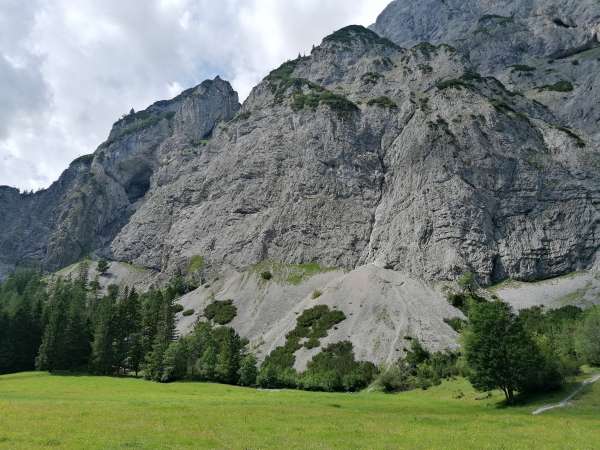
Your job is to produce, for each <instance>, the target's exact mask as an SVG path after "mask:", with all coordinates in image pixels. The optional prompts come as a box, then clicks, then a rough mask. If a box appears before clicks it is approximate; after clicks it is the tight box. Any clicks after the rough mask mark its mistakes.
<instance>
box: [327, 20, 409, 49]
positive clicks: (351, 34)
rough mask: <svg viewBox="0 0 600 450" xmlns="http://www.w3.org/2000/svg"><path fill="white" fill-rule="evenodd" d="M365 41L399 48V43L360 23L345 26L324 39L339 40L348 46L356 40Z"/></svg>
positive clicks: (338, 41)
mask: <svg viewBox="0 0 600 450" xmlns="http://www.w3.org/2000/svg"><path fill="white" fill-rule="evenodd" d="M357 41H359V42H363V43H367V44H378V45H383V46H385V47H391V48H395V49H399V48H400V47H398V45H396V44H394V43H393V42H392V41H390V40H389V39H386V38H382V37H381V36H379V35H378V34H377V33H375V32H374V31H371V30H369V29H368V28H365V27H363V26H360V25H350V26H347V27H344V28H342V29H340V30H338V31H336V32H334V33H332V34H330V35H329V36H327V37H325V38H324V39H323V42H337V43H340V44H344V45H346V46H348V45H351V44H352V43H354V42H357Z"/></svg>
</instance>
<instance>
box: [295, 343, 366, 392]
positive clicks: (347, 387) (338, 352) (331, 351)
mask: <svg viewBox="0 0 600 450" xmlns="http://www.w3.org/2000/svg"><path fill="white" fill-rule="evenodd" d="M376 373H377V369H376V367H375V366H374V365H373V364H372V363H369V362H358V361H356V360H355V358H354V351H353V348H352V343H351V342H348V341H343V342H338V343H336V344H331V345H329V346H327V347H326V348H325V349H323V351H322V352H321V353H319V354H318V355H316V356H315V357H314V358H313V359H312V360H311V361H310V362H309V363H308V365H307V369H306V371H305V372H304V373H303V374H302V375H301V376H300V378H299V384H300V386H301V387H302V388H303V389H308V390H319V391H328V392H333V391H349V392H354V391H358V390H360V389H363V388H365V387H367V386H368V385H369V384H370V383H371V381H372V380H373V378H374V376H375V375H376Z"/></svg>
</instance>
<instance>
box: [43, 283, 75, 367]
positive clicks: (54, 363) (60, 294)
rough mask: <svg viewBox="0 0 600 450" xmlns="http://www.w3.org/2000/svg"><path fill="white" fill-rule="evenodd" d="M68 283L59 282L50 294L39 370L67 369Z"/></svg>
mask: <svg viewBox="0 0 600 450" xmlns="http://www.w3.org/2000/svg"><path fill="white" fill-rule="evenodd" d="M68 300H69V298H68V290H67V287H66V282H65V281H64V280H62V279H59V280H57V282H56V284H55V286H54V287H53V288H52V291H51V293H50V300H49V302H48V306H47V311H46V315H47V319H46V320H47V324H46V326H45V329H44V334H43V338H42V343H41V345H40V351H39V355H38V357H37V360H36V368H37V369H38V370H47V371H50V372H52V371H54V370H63V369H64V368H65V366H66V365H67V364H66V361H65V359H66V358H65V356H66V355H65V353H64V348H65V338H66V335H65V323H66V322H67V310H68V307H69V301H68Z"/></svg>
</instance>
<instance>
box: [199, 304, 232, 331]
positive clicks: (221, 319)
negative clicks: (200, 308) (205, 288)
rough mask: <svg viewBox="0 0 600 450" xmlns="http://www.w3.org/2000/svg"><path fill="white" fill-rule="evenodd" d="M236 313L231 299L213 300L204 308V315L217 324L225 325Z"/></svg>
mask: <svg viewBox="0 0 600 450" xmlns="http://www.w3.org/2000/svg"><path fill="white" fill-rule="evenodd" d="M236 315H237V308H236V307H235V306H234V304H233V300H225V301H215V302H213V303H211V304H210V305H208V306H207V307H206V308H205V309H204V316H205V317H206V318H207V319H208V320H212V321H213V322H215V323H218V324H219V325H226V324H228V323H229V322H231V321H232V320H233V319H234V318H235V316H236Z"/></svg>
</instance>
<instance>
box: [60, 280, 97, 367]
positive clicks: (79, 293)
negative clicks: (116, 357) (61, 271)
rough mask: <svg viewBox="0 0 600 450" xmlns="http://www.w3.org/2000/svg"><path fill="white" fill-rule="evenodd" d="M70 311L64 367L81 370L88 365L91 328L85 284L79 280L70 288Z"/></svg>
mask: <svg viewBox="0 0 600 450" xmlns="http://www.w3.org/2000/svg"><path fill="white" fill-rule="evenodd" d="M69 291H70V292H69V303H70V304H69V311H68V314H67V323H66V327H65V346H64V348H63V352H64V353H65V357H64V359H65V364H66V366H65V367H64V369H67V370H80V369H83V368H85V366H86V365H87V363H88V361H89V358H90V352H91V346H90V334H91V333H90V328H89V323H88V320H87V317H86V312H85V306H86V291H85V284H83V283H81V282H80V281H78V282H77V283H75V284H74V285H71V289H70V290H69Z"/></svg>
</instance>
